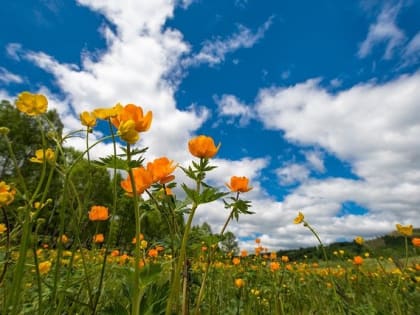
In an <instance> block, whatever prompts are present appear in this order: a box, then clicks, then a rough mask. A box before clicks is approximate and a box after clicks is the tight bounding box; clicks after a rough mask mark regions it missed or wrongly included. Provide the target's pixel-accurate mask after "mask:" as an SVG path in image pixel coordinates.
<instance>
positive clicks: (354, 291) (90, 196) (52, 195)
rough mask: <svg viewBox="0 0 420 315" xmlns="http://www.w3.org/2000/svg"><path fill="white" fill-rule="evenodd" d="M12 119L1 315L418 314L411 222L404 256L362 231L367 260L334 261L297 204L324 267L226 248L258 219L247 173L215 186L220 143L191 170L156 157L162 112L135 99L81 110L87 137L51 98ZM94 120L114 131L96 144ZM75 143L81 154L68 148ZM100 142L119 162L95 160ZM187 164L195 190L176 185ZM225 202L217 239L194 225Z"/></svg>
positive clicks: (5, 139) (6, 144) (26, 99)
mask: <svg viewBox="0 0 420 315" xmlns="http://www.w3.org/2000/svg"><path fill="white" fill-rule="evenodd" d="M2 112H3V113H6V112H7V113H8V115H9V116H7V117H6V118H5V119H4V120H2V124H3V123H4V122H9V125H7V126H6V125H2V126H0V136H1V138H2V143H1V145H2V146H1V148H2V150H4V152H5V154H4V156H5V158H4V161H3V162H4V163H3V170H2V174H3V178H1V179H0V208H1V214H0V312H1V314H133V315H138V314H166V315H170V314H197V315H198V314H249V315H254V314H334V315H335V314H398V315H403V314H404V315H405V314H409V315H410V314H413V315H416V314H420V307H419V304H420V303H419V301H420V285H419V282H420V258H419V256H418V255H417V252H416V251H417V250H418V248H419V247H420V238H419V237H418V236H417V235H415V234H416V233H415V232H414V233H413V227H412V226H411V225H400V224H397V226H396V230H397V233H398V234H399V235H400V236H401V237H403V239H404V244H403V245H402V248H401V251H398V255H399V256H395V255H390V256H381V255H379V254H376V253H375V250H374V249H372V248H371V247H370V246H369V245H368V243H367V242H366V241H365V240H364V239H363V238H362V237H360V236H357V235H355V239H354V244H355V246H357V248H358V252H359V253H360V254H357V255H355V254H354V253H353V252H346V251H345V250H338V251H335V252H334V253H333V255H331V253H327V251H326V249H325V246H324V244H323V242H322V240H321V238H320V237H319V235H318V233H317V231H316V227H314V226H312V225H311V224H310V220H309V218H305V215H304V213H302V212H299V209H296V218H295V220H294V223H295V224H296V225H299V226H300V227H301V228H302V229H309V230H310V231H311V232H312V233H313V235H314V238H315V239H317V241H318V242H319V246H318V248H317V250H318V251H319V252H320V253H321V258H320V259H314V258H312V257H310V258H307V257H304V258H303V259H299V260H294V259H291V258H290V257H289V256H287V255H279V254H277V253H275V252H269V251H268V250H267V248H265V246H264V244H263V243H262V242H261V240H260V239H256V240H255V248H254V250H253V251H250V252H247V251H245V250H243V251H237V250H236V249H232V248H229V246H227V245H228V243H227V241H226V240H227V236H228V234H229V232H228V226H229V223H230V222H231V221H232V220H239V222H240V218H241V217H242V216H246V215H253V211H252V201H251V200H247V199H246V198H247V192H249V191H250V190H251V189H252V183H250V181H249V179H248V178H246V177H244V176H241V174H232V177H231V179H230V182H229V183H228V184H227V185H226V190H223V191H221V190H219V189H217V188H215V187H213V186H211V185H209V184H208V183H207V182H206V176H207V174H208V173H209V172H211V171H212V170H213V169H215V168H216V167H217V165H214V164H213V163H212V158H213V157H215V156H216V155H217V153H218V151H219V150H220V144H216V143H215V141H214V140H213V139H212V138H211V137H208V136H205V135H200V136H197V137H194V138H192V139H191V140H190V141H189V142H188V148H186V150H188V151H189V152H190V154H191V158H192V160H191V163H190V165H188V166H181V165H178V164H177V163H176V162H175V161H172V160H171V159H170V158H169V157H166V156H164V157H159V158H156V159H154V160H152V161H149V160H147V148H139V146H138V145H139V144H141V142H139V140H140V137H146V136H147V131H148V130H149V129H150V128H151V127H152V121H153V114H152V112H150V111H148V112H144V111H143V108H141V107H139V106H136V105H134V104H128V105H125V106H123V105H121V104H117V105H115V106H113V107H110V108H98V109H96V110H94V111H92V112H83V113H81V114H80V122H81V129H80V130H75V131H73V132H71V133H69V134H66V135H63V134H61V131H62V126H61V127H60V123H58V122H57V120H54V119H53V118H54V117H55V116H54V115H53V114H52V113H50V112H48V100H47V98H46V97H45V96H44V95H40V94H32V93H29V92H23V93H21V94H20V95H19V96H18V98H17V100H16V101H15V104H14V106H13V108H12V107H11V106H10V104H3V103H2ZM12 117H13V119H12ZM98 123H102V124H105V125H108V126H109V134H107V135H104V136H103V137H102V138H100V139H99V140H97V141H95V142H93V143H90V142H89V135H90V134H91V133H92V132H94V131H95V128H96V127H97V124H98ZM29 126H31V128H34V130H37V134H36V137H35V136H34V137H35V138H34V139H35V140H34V143H35V144H34V145H33V144H32V146H29V144H28V143H23V145H22V146H21V147H19V146H18V145H17V144H18V138H17V137H14V134H17V133H18V132H23V131H24V130H26V129H25V128H26V127H28V128H29ZM22 130H23V131H22ZM32 134H34V133H33V132H31V135H32ZM140 135H141V136H140ZM70 137H78V138H80V139H81V141H85V143H86V149H85V151H84V152H77V151H75V150H72V149H68V148H66V147H65V143H66V140H67V139H69V138H70ZM20 138H22V139H25V141H28V138H29V135H28V136H26V137H25V136H22V137H20ZM104 141H109V142H110V143H112V144H113V148H114V153H113V154H112V155H110V156H104V157H103V158H101V159H100V160H96V161H93V160H91V159H90V151H91V150H93V148H95V146H97V145H98V144H100V143H102V142H104ZM119 145H122V147H121V150H117V146H119ZM28 148H29V149H28ZM20 149H22V152H26V154H27V155H28V154H29V157H27V156H25V155H20V154H19V152H20V151H19V150H20ZM18 151H19V152H18ZM120 152H122V153H120ZM6 162H7V163H6ZM177 168H180V169H182V171H183V172H184V173H185V175H186V177H187V178H188V179H189V182H188V183H178V182H177V181H176V178H175V176H174V175H173V173H174V171H175V169H177ZM109 174H111V176H110V177H109V180H107V176H108V175H109ZM101 185H103V186H101ZM106 189H108V190H107V191H109V193H104V191H106ZM177 189H181V190H182V192H183V196H184V197H183V198H182V199H180V198H179V197H178V196H176V195H175V193H174V191H176V190H177ZM104 198H105V199H104ZM215 200H223V203H224V207H225V211H226V213H227V216H226V221H225V224H224V226H223V228H222V229H221V231H218V232H217V233H213V232H211V230H210V229H209V228H205V227H194V226H193V219H194V216H195V213H196V211H199V208H200V205H202V204H205V203H210V202H213V201H215ZM256 215H257V214H256ZM400 253H403V254H402V255H400Z"/></svg>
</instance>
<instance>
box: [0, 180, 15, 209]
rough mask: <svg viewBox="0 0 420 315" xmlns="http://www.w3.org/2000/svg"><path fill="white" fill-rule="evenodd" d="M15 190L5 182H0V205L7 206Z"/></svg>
mask: <svg viewBox="0 0 420 315" xmlns="http://www.w3.org/2000/svg"><path fill="white" fill-rule="evenodd" d="M15 194H16V191H15V190H14V189H12V188H10V186H9V185H7V184H6V183H5V182H0V206H7V205H9V204H11V203H12V201H13V200H14V199H15Z"/></svg>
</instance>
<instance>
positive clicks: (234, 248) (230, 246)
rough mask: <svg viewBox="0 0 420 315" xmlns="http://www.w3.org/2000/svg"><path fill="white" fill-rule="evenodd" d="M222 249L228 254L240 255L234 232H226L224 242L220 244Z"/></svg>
mask: <svg viewBox="0 0 420 315" xmlns="http://www.w3.org/2000/svg"><path fill="white" fill-rule="evenodd" d="M219 245H220V249H221V250H222V251H224V252H226V253H233V254H234V255H237V254H238V253H239V247H238V242H237V241H236V236H235V234H233V233H232V232H230V231H228V232H226V233H225V234H224V235H223V237H222V241H221V242H220V244H219Z"/></svg>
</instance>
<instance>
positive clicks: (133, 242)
mask: <svg viewBox="0 0 420 315" xmlns="http://www.w3.org/2000/svg"><path fill="white" fill-rule="evenodd" d="M139 239H140V241H142V240H144V235H143V234H141V233H140V235H139ZM136 243H137V239H136V237H135V236H134V237H133V239H132V241H131V244H136Z"/></svg>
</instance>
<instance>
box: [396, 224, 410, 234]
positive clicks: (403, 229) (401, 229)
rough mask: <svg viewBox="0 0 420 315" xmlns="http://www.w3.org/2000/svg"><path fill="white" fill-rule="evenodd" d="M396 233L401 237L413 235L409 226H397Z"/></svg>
mask: <svg viewBox="0 0 420 315" xmlns="http://www.w3.org/2000/svg"><path fill="white" fill-rule="evenodd" d="M396 227H397V231H398V232H400V233H401V234H402V235H404V236H411V235H413V226H412V225H411V224H410V225H405V226H404V225H401V224H397V225H396Z"/></svg>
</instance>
